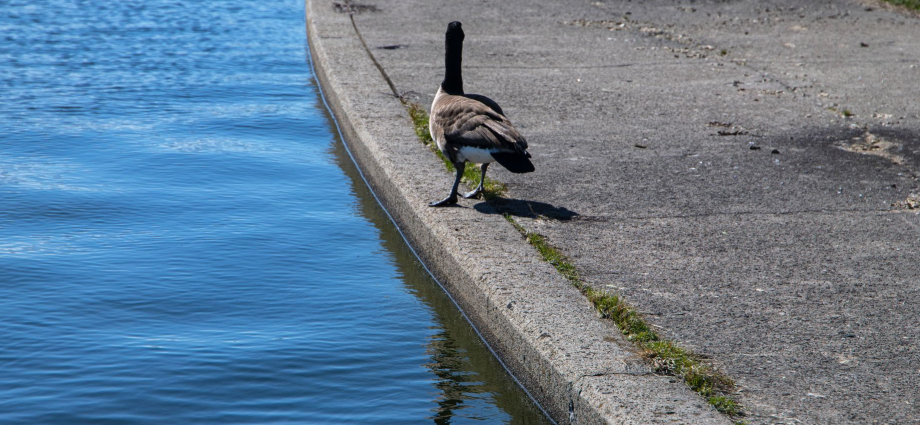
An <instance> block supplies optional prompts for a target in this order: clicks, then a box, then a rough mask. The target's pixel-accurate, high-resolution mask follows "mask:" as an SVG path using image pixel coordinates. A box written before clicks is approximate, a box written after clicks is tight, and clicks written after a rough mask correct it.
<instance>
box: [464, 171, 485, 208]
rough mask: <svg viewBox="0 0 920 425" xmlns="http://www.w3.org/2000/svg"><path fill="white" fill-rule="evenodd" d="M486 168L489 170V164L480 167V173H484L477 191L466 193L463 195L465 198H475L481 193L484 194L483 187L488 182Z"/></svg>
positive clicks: (480, 177)
mask: <svg viewBox="0 0 920 425" xmlns="http://www.w3.org/2000/svg"><path fill="white" fill-rule="evenodd" d="M486 168H489V163H488V162H486V163H485V164H482V165H480V166H479V169H480V171H482V174H481V175H480V176H479V186H478V187H476V189H473V191H472V192H467V193H464V194H463V197H464V198H467V199H469V198H474V197H476V195H479V194H480V193H482V185H483V184H485V182H486Z"/></svg>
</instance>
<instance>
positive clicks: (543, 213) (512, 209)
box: [473, 198, 578, 221]
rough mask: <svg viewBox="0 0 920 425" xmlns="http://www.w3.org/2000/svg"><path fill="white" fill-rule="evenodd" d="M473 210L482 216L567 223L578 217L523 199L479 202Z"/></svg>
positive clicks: (575, 214) (568, 211)
mask: <svg viewBox="0 0 920 425" xmlns="http://www.w3.org/2000/svg"><path fill="white" fill-rule="evenodd" d="M473 209H475V210H476V211H479V212H480V213H483V214H510V215H512V216H514V217H525V218H538V217H544V218H550V219H553V220H559V221H568V220H571V219H572V218H574V217H577V216H578V213H577V212H575V211H572V210H570V209H568V208H565V207H557V206H555V205H552V204H547V203H545V202H538V201H527V200H523V199H505V198H498V199H492V200H489V201H486V202H480V203H478V204H476V205H474V206H473Z"/></svg>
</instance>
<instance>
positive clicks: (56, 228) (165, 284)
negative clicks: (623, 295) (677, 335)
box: [0, 0, 546, 424]
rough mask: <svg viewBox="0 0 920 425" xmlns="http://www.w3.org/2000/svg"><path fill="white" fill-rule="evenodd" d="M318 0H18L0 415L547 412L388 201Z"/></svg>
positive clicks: (330, 416)
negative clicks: (338, 111) (356, 137)
mask: <svg viewBox="0 0 920 425" xmlns="http://www.w3.org/2000/svg"><path fill="white" fill-rule="evenodd" d="M305 48H306V40H305V34H304V22H303V5H302V3H301V1H300V0H285V1H269V0H247V1H243V0H237V1H191V0H189V1H169V0H144V1H139V0H138V1H117V2H116V1H105V0H97V1H78V0H71V1H65V0H46V1H40V2H36V1H12V2H11V1H3V2H0V423H2V424H199V423H200V424H235V423H258V424H268V423H297V424H322V423H328V424H340V423H362V424H363V423H380V424H395V423H427V422H435V423H442V424H446V423H488V424H492V423H544V422H546V419H545V418H544V417H543V416H542V415H541V413H540V411H539V409H538V408H537V407H536V406H534V405H533V404H532V403H531V401H530V400H529V399H528V398H527V396H526V394H524V393H523V392H522V391H521V390H520V388H519V387H517V386H516V385H515V384H514V382H513V381H512V379H511V378H510V377H509V376H508V375H507V374H506V373H505V371H504V370H503V369H502V368H501V366H500V364H499V363H498V362H497V361H496V360H495V358H494V357H492V356H491V353H489V351H488V350H487V349H486V347H484V346H483V344H482V342H481V341H480V339H479V338H478V337H477V335H476V334H475V332H474V331H473V330H472V329H471V328H470V327H469V325H468V324H467V323H466V321H465V320H464V319H463V317H462V316H461V314H460V313H459V312H458V311H457V310H456V309H455V307H454V306H453V304H452V303H451V302H450V300H449V299H448V298H447V297H446V296H445V295H444V293H443V292H441V290H440V289H439V288H438V286H437V285H436V283H435V282H433V281H432V280H431V279H430V277H429V276H428V274H427V273H426V272H425V270H424V269H423V268H422V266H421V265H420V264H419V263H418V262H417V261H416V259H415V258H414V257H413V255H412V253H411V252H410V251H409V250H408V248H407V247H406V246H405V244H404V242H403V241H402V239H400V237H399V234H398V233H397V232H396V230H395V229H394V228H393V227H392V225H391V223H390V222H389V221H388V220H387V217H386V216H385V214H384V212H383V211H382V210H381V209H380V207H379V206H378V205H377V204H376V203H375V202H374V200H373V198H372V196H371V194H370V193H369V192H368V191H367V189H366V187H365V186H364V184H363V182H362V181H361V179H360V176H359V175H358V174H357V171H356V170H355V169H354V167H353V165H352V163H351V162H350V160H349V159H348V156H347V153H346V152H345V150H344V147H343V146H342V144H341V142H340V141H338V140H337V139H336V136H335V132H334V127H333V125H334V123H333V122H332V121H331V119H330V118H329V117H328V116H327V115H325V110H324V109H323V107H322V102H321V99H320V98H319V97H318V94H317V90H316V87H315V83H314V81H313V79H312V75H311V74H310V69H309V66H308V64H307V62H306V59H305V58H306V51H305Z"/></svg>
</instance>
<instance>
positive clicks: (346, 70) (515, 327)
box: [306, 0, 728, 424]
mask: <svg viewBox="0 0 920 425" xmlns="http://www.w3.org/2000/svg"><path fill="white" fill-rule="evenodd" d="M306 4H307V30H308V34H309V42H310V47H311V49H310V54H311V56H312V58H313V62H314V66H315V70H316V73H315V74H316V79H317V81H318V83H319V84H320V85H321V86H322V88H324V89H325V90H324V93H325V94H326V99H325V100H326V101H327V102H328V105H329V107H330V109H331V110H332V112H333V114H334V116H335V117H336V118H337V119H338V123H339V124H340V126H341V130H342V133H343V136H344V141H345V142H346V145H347V146H349V148H350V150H351V154H352V156H353V158H354V159H355V162H356V163H357V164H358V166H359V168H360V169H361V171H362V174H364V176H365V178H366V179H367V182H368V183H369V185H370V186H371V188H372V189H373V191H374V194H375V196H377V197H378V198H379V199H380V200H382V201H383V203H385V204H386V209H387V212H388V213H390V214H391V216H392V217H393V219H394V221H395V222H396V224H397V226H399V227H400V229H401V230H402V231H403V232H404V235H405V237H406V239H407V240H408V241H409V242H410V243H411V245H412V246H413V248H414V249H415V250H416V253H417V254H418V255H419V257H421V259H422V261H423V263H424V264H425V265H426V266H427V267H428V268H429V269H430V270H431V271H432V273H433V275H434V276H435V277H437V278H438V279H439V281H440V283H441V284H442V285H443V286H444V287H445V289H446V290H447V292H448V293H449V294H450V295H452V296H453V297H454V299H455V301H456V302H457V303H458V305H460V307H461V308H462V310H463V311H464V312H465V313H466V314H467V317H468V318H469V319H470V320H471V321H472V322H473V323H474V324H476V325H477V328H478V330H479V331H480V333H481V335H482V336H483V338H484V340H485V341H487V342H488V343H489V344H490V345H491V346H492V348H493V350H494V351H495V353H496V354H497V357H498V358H499V359H501V360H503V361H504V362H505V363H506V365H507V366H508V368H509V369H510V370H511V371H512V372H514V375H515V376H516V377H518V378H519V379H520V381H521V383H522V384H523V386H524V387H525V388H526V389H527V390H529V391H530V393H531V394H532V395H533V396H534V397H535V398H536V399H537V400H539V401H540V403H541V405H542V406H543V407H544V408H545V409H546V410H547V412H549V414H550V417H552V418H554V419H556V420H558V421H560V422H562V423H571V422H577V423H673V422H675V421H678V422H682V423H718V424H725V423H728V422H727V420H726V419H725V418H724V417H723V416H722V415H720V414H718V413H717V412H715V411H714V410H713V409H711V408H710V407H709V406H708V405H706V404H705V403H704V402H702V400H699V397H698V396H697V395H696V394H694V393H692V392H690V391H689V390H688V389H687V388H686V387H685V386H684V385H683V384H682V383H673V382H671V381H670V380H669V378H666V377H659V376H656V375H653V374H651V373H650V372H649V371H648V370H647V367H644V366H638V363H636V362H637V361H638V362H641V359H639V358H638V356H636V355H635V353H633V352H632V351H627V350H628V349H627V348H624V347H621V346H619V345H618V343H616V342H614V341H610V338H608V337H609V336H610V335H611V331H612V329H611V327H610V324H609V323H605V322H604V321H602V320H600V319H599V318H598V316H597V314H596V313H595V312H594V310H593V309H592V308H591V306H590V305H589V303H588V302H586V300H585V299H584V297H583V296H581V294H580V293H579V292H578V291H577V289H575V288H573V287H572V286H571V285H569V284H568V283H567V282H565V281H564V279H562V277H561V276H559V274H558V273H557V272H556V271H555V269H553V268H552V266H550V265H549V264H547V263H545V262H543V261H542V260H540V259H539V258H537V255H536V253H535V252H534V250H533V249H532V248H531V247H529V246H527V244H526V243H523V242H522V241H521V238H520V236H519V235H518V234H517V231H516V230H514V229H513V228H511V227H510V226H508V224H507V222H506V221H505V220H504V218H503V217H501V216H500V215H499V214H495V213H493V214H484V213H481V212H478V211H476V210H474V209H472V208H454V209H449V210H432V209H430V208H428V207H427V206H426V205H427V202H426V200H427V198H430V197H433V196H434V193H435V192H440V190H438V188H436V187H432V185H431V181H437V180H439V179H441V178H442V177H443V176H444V171H443V168H441V166H440V165H438V162H437V159H436V158H435V157H433V156H432V155H431V154H429V153H428V152H425V151H426V150H427V149H419V146H418V144H417V143H418V142H417V141H416V140H417V139H416V136H415V134H413V132H412V127H411V126H409V125H406V124H408V122H407V119H406V118H407V117H406V114H407V113H406V110H405V108H404V107H403V105H402V104H401V103H400V102H399V101H397V99H394V98H393V96H392V95H391V94H390V93H386V94H384V93H385V92H389V91H390V90H387V89H383V87H385V86H387V85H388V84H387V83H386V81H385V80H384V79H383V77H382V75H381V74H380V72H379V69H378V68H376V66H377V65H374V64H373V63H372V61H370V60H369V58H367V56H365V55H366V54H367V51H366V46H365V45H364V44H363V43H361V41H360V40H359V39H358V37H357V34H356V33H355V32H354V26H353V24H352V22H351V21H350V17H346V16H344V15H342V14H337V13H335V12H334V11H333V9H332V8H331V7H329V8H325V9H324V8H322V7H321V6H318V5H319V4H320V2H319V1H315V0H306ZM322 5H328V3H325V2H322ZM346 28H347V31H346ZM371 65H374V66H371ZM397 108H399V113H397V114H393V113H392V112H396V111H397ZM387 112H389V114H384V113H387ZM446 219H449V220H446ZM470 235H472V236H470ZM483 244H487V246H489V247H490V249H489V250H488V253H487V254H488V255H482V251H481V249H480V248H481V246H482V245H483ZM661 412H667V413H666V414H665V413H661Z"/></svg>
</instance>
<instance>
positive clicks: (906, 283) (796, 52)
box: [355, 0, 920, 424]
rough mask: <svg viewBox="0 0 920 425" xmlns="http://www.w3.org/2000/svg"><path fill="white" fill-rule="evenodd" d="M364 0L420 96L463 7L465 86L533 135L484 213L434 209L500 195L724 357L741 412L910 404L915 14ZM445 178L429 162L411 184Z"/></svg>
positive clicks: (917, 317)
mask: <svg viewBox="0 0 920 425" xmlns="http://www.w3.org/2000/svg"><path fill="white" fill-rule="evenodd" d="M365 4H373V5H375V6H376V7H377V10H376V11H374V12H366V13H360V14H356V15H355V21H356V23H357V27H358V29H359V30H360V31H361V33H362V34H363V36H364V38H365V40H366V42H367V44H368V45H369V46H370V47H371V49H372V51H373V53H374V55H375V57H376V58H377V60H378V61H379V63H380V64H381V65H382V67H383V68H384V69H385V70H386V72H387V74H388V75H389V76H390V77H391V79H392V80H393V82H394V83H395V86H396V88H397V89H398V90H399V91H400V92H401V93H402V94H403V95H405V96H407V97H409V98H413V99H416V100H417V101H418V102H419V103H421V104H423V105H427V104H429V103H430V101H431V98H432V96H433V95H434V93H435V91H436V89H437V86H438V83H439V82H440V80H441V78H442V75H443V74H442V73H443V56H442V55H443V37H444V30H445V27H446V24H447V22H449V21H452V20H459V21H462V22H463V26H464V29H465V32H466V35H467V36H466V43H465V46H464V82H465V86H466V90H467V91H468V92H470V93H482V94H486V95H488V96H490V97H492V98H493V99H495V100H497V101H498V102H499V103H500V104H501V105H502V107H503V108H504V110H505V111H506V112H507V114H508V116H509V118H510V119H511V120H512V121H513V122H514V123H515V124H516V125H517V126H518V127H519V128H520V129H521V131H522V133H523V134H524V135H525V136H526V137H527V138H528V141H529V144H530V146H531V148H530V151H531V152H532V153H533V155H534V158H533V159H534V163H535V164H536V166H537V172H536V173H533V174H525V175H513V174H510V173H507V172H505V171H504V170H500V168H501V167H492V168H491V169H490V173H492V175H493V176H495V177H496V178H497V179H499V180H501V181H504V182H506V183H508V184H509V187H510V192H509V194H508V196H507V198H508V199H507V200H505V201H502V202H500V203H499V204H497V205H489V204H485V203H482V202H481V201H464V202H462V203H461V205H463V206H464V207H472V208H473V209H474V210H477V211H481V212H483V213H484V214H480V215H476V214H471V215H468V216H467V215H466V213H468V212H470V211H469V210H468V209H465V208H464V209H455V210H444V211H437V212H435V213H432V214H436V215H437V216H439V217H442V219H444V220H452V221H453V220H463V221H466V220H488V219H489V218H490V217H492V216H490V215H489V214H485V213H486V212H488V211H489V210H490V209H492V208H494V207H498V208H501V209H505V210H511V211H514V212H515V213H516V215H518V216H519V217H518V220H519V222H520V223H521V224H523V225H524V226H525V227H526V228H527V229H528V230H531V231H536V232H539V233H542V234H545V235H546V236H548V239H549V241H550V242H551V243H553V244H554V245H556V246H558V247H560V248H561V249H562V251H563V252H564V253H566V254H567V255H569V256H570V257H571V258H572V260H573V262H574V264H575V265H576V267H577V268H578V269H579V271H580V272H581V273H582V275H583V276H584V277H585V278H586V280H587V281H588V282H589V283H590V284H592V285H594V286H596V287H598V288H613V289H616V290H617V291H619V292H620V293H622V294H624V295H625V296H626V298H627V300H629V302H630V303H632V304H633V305H634V306H636V307H637V308H638V309H639V311H640V312H642V313H643V314H644V315H645V317H646V318H647V320H648V321H649V322H651V323H652V324H653V325H655V326H656V327H658V329H659V331H660V333H661V334H663V335H665V336H666V337H668V338H670V339H673V340H675V341H677V342H679V343H680V344H681V345H683V346H684V347H687V348H689V349H690V350H692V351H694V352H696V353H698V354H701V355H703V356H706V357H708V358H710V359H712V362H713V363H714V364H715V365H716V366H717V367H718V368H720V369H721V370H722V371H724V372H726V373H727V374H728V375H730V376H731V377H733V378H735V379H736V381H737V383H738V385H739V391H740V400H741V402H742V403H743V404H744V405H745V407H746V410H747V412H748V413H749V414H750V416H749V417H748V418H746V419H745V420H746V421H748V422H749V423H755V424H768V423H769V424H773V423H819V424H842V423H852V424H857V423H858V424H862V423H899V424H902V423H920V407H918V404H920V348H918V344H920V341H918V340H920V309H918V308H917V307H916V306H917V305H920V278H918V276H920V255H918V252H920V251H918V249H920V216H918V215H917V210H916V209H913V210H911V209H909V208H908V207H907V205H908V204H909V203H908V202H906V200H907V199H908V198H909V197H910V196H912V195H913V196H916V195H920V184H918V180H917V178H918V171H920V102H917V99H920V43H918V42H917V41H918V40H920V20H918V19H917V17H916V16H915V15H912V14H909V13H901V12H898V11H897V10H895V9H892V8H889V7H882V6H881V5H880V4H877V3H861V2H857V1H855V0H824V1H820V2H818V1H816V2H798V1H792V0H769V1H763V0H738V1H731V2H727V1H714V0H713V1H673V0H672V1H658V0H646V1H629V0H605V1H591V0H584V1H534V0H501V1H495V0H463V1H453V2H432V1H428V0H425V1H423V0H403V1H383V0H367V1H366V2H365ZM491 170H495V171H494V172H492V171H491ZM449 183H450V177H449V176H448V175H447V174H446V173H441V175H440V176H438V175H437V173H433V174H432V175H431V177H430V179H429V180H427V181H425V182H424V184H423V186H424V189H423V188H421V187H420V188H419V191H420V193H421V191H422V190H427V191H428V192H425V194H426V195H425V199H426V200H434V199H436V198H438V197H439V196H441V195H443V192H445V191H446V190H447V188H448V185H449ZM473 226H475V224H473ZM509 240H513V238H509ZM484 245H485V246H489V247H490V248H489V249H490V250H491V249H499V248H501V249H506V247H498V246H493V245H491V244H490V243H486V244H484ZM474 257H475V255H473V256H471V257H470V258H471V259H472V258H474ZM498 267H499V269H501V267H500V266H498ZM573 296H574V295H573ZM573 331H577V330H573ZM566 332H568V331H566ZM575 354H576V353H573V355H575Z"/></svg>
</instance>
